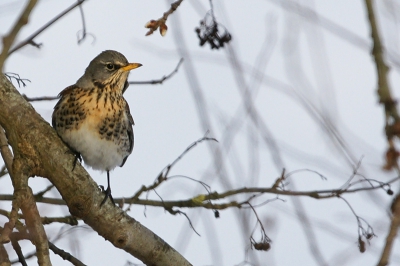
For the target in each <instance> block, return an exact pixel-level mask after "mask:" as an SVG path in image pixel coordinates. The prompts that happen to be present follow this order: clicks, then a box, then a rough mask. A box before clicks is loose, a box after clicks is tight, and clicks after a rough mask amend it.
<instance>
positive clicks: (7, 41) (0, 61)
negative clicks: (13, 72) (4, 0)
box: [0, 0, 37, 72]
mask: <svg viewBox="0 0 400 266" xmlns="http://www.w3.org/2000/svg"><path fill="white" fill-rule="evenodd" d="M36 3H37V0H30V1H29V2H28V4H27V5H26V7H25V10H24V11H23V12H22V14H21V16H20V17H19V19H18V20H17V22H16V23H15V25H14V27H13V28H12V29H11V31H10V33H9V34H8V35H7V36H5V37H4V38H3V50H2V51H1V54H0V72H3V66H4V62H5V61H6V59H7V57H8V56H9V52H8V51H9V50H10V48H11V45H13V43H14V40H15V38H16V37H17V34H18V33H19V31H20V30H21V29H22V27H23V26H25V25H26V24H27V23H28V19H29V15H30V14H31V12H32V10H33V8H34V7H35V5H36Z"/></svg>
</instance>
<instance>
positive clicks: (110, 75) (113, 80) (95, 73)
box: [76, 50, 142, 92]
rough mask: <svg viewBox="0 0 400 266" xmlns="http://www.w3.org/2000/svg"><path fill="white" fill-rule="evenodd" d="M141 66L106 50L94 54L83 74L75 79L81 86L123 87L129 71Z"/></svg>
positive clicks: (118, 88) (117, 53)
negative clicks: (96, 54)
mask: <svg viewBox="0 0 400 266" xmlns="http://www.w3.org/2000/svg"><path fill="white" fill-rule="evenodd" d="M140 66H142V64H139V63H129V62H128V60H127V59H126V57H125V56H124V55H123V54H121V53H119V52H117V51H112V50H107V51H104V52H102V53H101V54H99V55H98V56H96V57H95V58H94V59H93V60H92V61H91V62H90V64H89V66H88V67H87V68H86V71H85V74H84V75H83V76H82V77H81V78H80V79H79V80H78V81H77V83H76V84H77V85H78V86H79V87H82V88H88V89H89V88H91V87H93V85H94V84H96V85H97V86H100V87H101V86H103V87H104V86H110V87H111V88H112V89H115V90H120V91H121V92H122V90H123V89H124V86H125V82H126V81H127V79H128V75H129V71H130V70H132V69H135V68H138V67H140Z"/></svg>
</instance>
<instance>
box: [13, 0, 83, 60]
mask: <svg viewBox="0 0 400 266" xmlns="http://www.w3.org/2000/svg"><path fill="white" fill-rule="evenodd" d="M85 1H86V0H77V2H76V3H75V4H73V5H72V6H70V7H69V8H67V9H66V10H64V11H63V12H61V13H60V14H58V15H57V16H56V17H55V18H53V19H52V20H50V21H49V22H47V23H46V24H45V25H43V26H42V27H41V28H40V29H38V30H37V31H36V32H34V33H32V34H31V35H30V36H29V37H28V38H26V39H25V40H24V41H22V42H20V43H19V44H17V45H16V46H15V47H14V48H13V49H11V50H10V52H9V53H8V55H10V54H12V53H14V52H15V51H18V50H19V49H21V48H22V47H24V46H25V45H27V44H32V43H34V41H33V39H34V38H35V37H36V36H38V35H39V34H40V33H42V32H43V31H44V30H46V29H47V28H48V27H50V26H51V25H53V24H54V22H56V21H57V20H59V19H60V18H62V17H63V16H65V15H66V14H68V13H69V12H70V11H71V10H73V9H74V8H76V7H77V6H80V5H82V4H83V2H85Z"/></svg>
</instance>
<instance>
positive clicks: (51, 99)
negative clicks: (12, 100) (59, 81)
mask: <svg viewBox="0 0 400 266" xmlns="http://www.w3.org/2000/svg"><path fill="white" fill-rule="evenodd" d="M22 97H24V99H25V100H27V101H28V102H39V101H53V100H57V99H58V98H59V97H58V96H42V97H32V98H30V97H28V96H26V95H25V94H22Z"/></svg>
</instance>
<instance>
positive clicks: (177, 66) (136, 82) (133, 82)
mask: <svg viewBox="0 0 400 266" xmlns="http://www.w3.org/2000/svg"><path fill="white" fill-rule="evenodd" d="M182 63H183V58H181V59H180V60H179V62H178V64H177V65H176V67H175V69H174V70H173V71H172V72H171V73H170V74H168V75H167V76H163V77H162V78H160V79H155V80H149V81H129V84H131V85H143V84H163V82H164V81H165V80H167V79H169V78H171V77H172V76H173V75H175V74H176V73H178V69H179V67H180V66H181V64H182Z"/></svg>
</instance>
